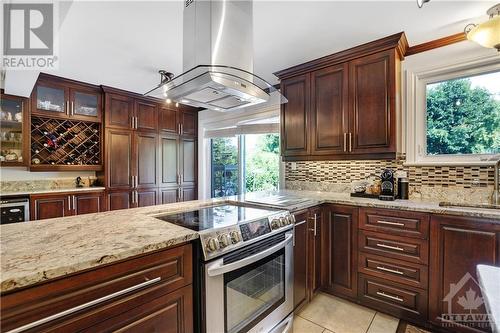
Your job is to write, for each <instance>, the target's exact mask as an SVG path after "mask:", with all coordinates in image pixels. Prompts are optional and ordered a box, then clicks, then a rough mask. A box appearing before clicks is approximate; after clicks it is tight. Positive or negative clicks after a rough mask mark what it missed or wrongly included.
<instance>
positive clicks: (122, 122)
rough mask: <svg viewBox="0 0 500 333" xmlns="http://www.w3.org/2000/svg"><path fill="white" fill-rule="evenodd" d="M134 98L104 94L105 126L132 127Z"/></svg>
mask: <svg viewBox="0 0 500 333" xmlns="http://www.w3.org/2000/svg"><path fill="white" fill-rule="evenodd" d="M133 115H134V100H133V99H132V98H130V97H127V96H121V95H116V94H106V103H105V120H106V127H113V128H122V129H129V128H132V116H133Z"/></svg>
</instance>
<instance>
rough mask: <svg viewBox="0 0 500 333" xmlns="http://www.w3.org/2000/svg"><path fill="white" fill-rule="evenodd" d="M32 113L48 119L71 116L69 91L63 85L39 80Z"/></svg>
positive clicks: (34, 93)
mask: <svg viewBox="0 0 500 333" xmlns="http://www.w3.org/2000/svg"><path fill="white" fill-rule="evenodd" d="M31 101H32V104H31V113H32V114H39V115H41V116H47V117H59V118H67V117H68V116H69V111H70V105H69V89H68V88H67V87H66V86H65V85H64V84H61V83H58V82H53V81H50V80H48V81H45V80H39V81H38V82H37V84H36V86H35V87H34V89H33V94H32V98H31Z"/></svg>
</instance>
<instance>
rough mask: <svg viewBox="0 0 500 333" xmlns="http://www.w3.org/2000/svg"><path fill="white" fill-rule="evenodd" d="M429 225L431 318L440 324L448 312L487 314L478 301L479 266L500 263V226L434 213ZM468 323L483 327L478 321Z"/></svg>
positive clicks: (480, 297)
mask: <svg viewBox="0 0 500 333" xmlns="http://www.w3.org/2000/svg"><path fill="white" fill-rule="evenodd" d="M430 225H431V233H430V234H431V255H430V267H429V272H430V275H429V279H430V280H429V315H430V320H431V321H433V322H434V323H436V324H439V323H440V321H441V320H440V319H441V318H443V317H445V318H446V316H447V315H448V314H483V315H484V314H486V309H485V307H484V304H483V303H482V302H479V303H478V302H477V300H478V299H482V294H481V289H480V288H479V286H478V284H477V282H476V281H477V275H476V267H477V265H479V264H486V265H499V264H500V259H499V256H500V248H499V244H500V243H499V238H500V225H498V224H495V223H488V221H487V220H480V219H474V218H461V217H452V216H449V217H445V216H432V217H431V224H430ZM475 301H476V302H475ZM471 302H472V303H471ZM449 318H450V317H449ZM453 318H454V317H451V319H452V320H453ZM469 324H471V325H472V327H475V328H478V329H479V330H481V328H479V327H478V326H477V325H478V324H479V323H469ZM448 327H449V326H448ZM483 330H486V329H485V328H483ZM471 331H472V330H471Z"/></svg>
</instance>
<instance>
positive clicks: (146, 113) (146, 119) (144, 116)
mask: <svg viewBox="0 0 500 333" xmlns="http://www.w3.org/2000/svg"><path fill="white" fill-rule="evenodd" d="M135 116H136V117H137V130H138V131H156V130H157V129H158V106H157V105H156V103H153V102H148V101H141V100H138V101H136V102H135Z"/></svg>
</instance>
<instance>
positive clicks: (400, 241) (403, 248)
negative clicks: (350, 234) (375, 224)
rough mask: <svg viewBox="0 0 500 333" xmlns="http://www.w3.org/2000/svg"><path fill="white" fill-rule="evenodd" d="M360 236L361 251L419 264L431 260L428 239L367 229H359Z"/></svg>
mask: <svg viewBox="0 0 500 333" xmlns="http://www.w3.org/2000/svg"><path fill="white" fill-rule="evenodd" d="M358 237H359V241H358V243H359V249H360V251H364V252H366V253H373V254H378V255H381V256H384V257H388V258H395V259H401V260H406V261H410V262H416V263H419V264H427V263H428V261H429V258H428V257H429V244H428V242H427V241H426V240H423V239H417V238H404V237H398V236H393V235H384V234H380V233H376V232H370V231H365V230H359V233H358Z"/></svg>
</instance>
